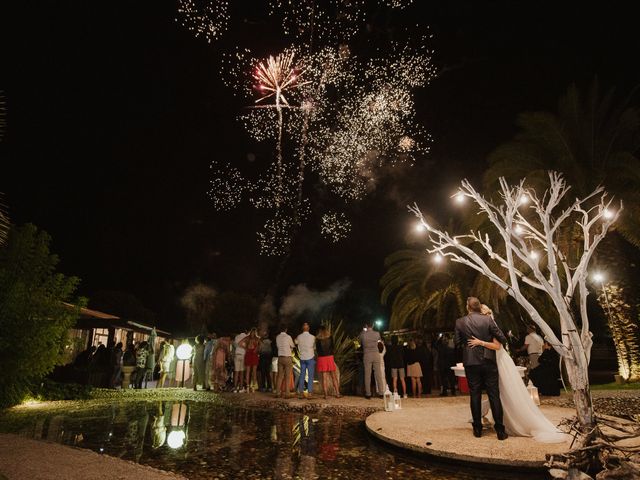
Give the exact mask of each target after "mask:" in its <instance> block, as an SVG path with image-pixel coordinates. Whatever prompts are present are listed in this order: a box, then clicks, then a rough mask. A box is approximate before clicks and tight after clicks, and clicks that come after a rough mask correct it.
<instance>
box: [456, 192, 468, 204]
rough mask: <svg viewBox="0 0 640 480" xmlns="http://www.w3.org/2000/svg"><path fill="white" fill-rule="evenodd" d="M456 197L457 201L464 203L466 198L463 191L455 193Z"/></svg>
mask: <svg viewBox="0 0 640 480" xmlns="http://www.w3.org/2000/svg"><path fill="white" fill-rule="evenodd" d="M454 198H455V199H456V203H460V204H462V203H464V201H465V200H466V198H465V195H464V193H462V192H458V193H456V194H455V195H454Z"/></svg>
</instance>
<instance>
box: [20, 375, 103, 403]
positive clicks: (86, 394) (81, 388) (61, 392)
mask: <svg viewBox="0 0 640 480" xmlns="http://www.w3.org/2000/svg"><path fill="white" fill-rule="evenodd" d="M91 390H92V389H91V386H90V385H79V384H77V383H58V382H54V381H52V380H49V379H47V378H45V379H44V381H43V382H42V383H41V384H40V385H39V386H38V387H36V388H34V389H33V390H32V396H33V397H35V398H38V399H39V400H87V399H89V398H91Z"/></svg>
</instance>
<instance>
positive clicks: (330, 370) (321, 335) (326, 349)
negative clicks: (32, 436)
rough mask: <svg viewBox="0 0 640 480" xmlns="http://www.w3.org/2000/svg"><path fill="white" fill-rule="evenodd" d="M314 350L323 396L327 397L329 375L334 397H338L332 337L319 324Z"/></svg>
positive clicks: (338, 385) (338, 388) (338, 387)
mask: <svg viewBox="0 0 640 480" xmlns="http://www.w3.org/2000/svg"><path fill="white" fill-rule="evenodd" d="M316 350H317V352H318V365H317V369H318V372H319V373H320V375H321V376H320V381H321V382H322V392H323V393H324V398H325V399H326V398H327V376H330V377H331V381H332V382H333V388H334V389H335V392H336V398H340V384H339V383H338V374H337V367H336V362H335V360H334V358H333V353H334V348H333V337H332V336H331V332H330V331H329V329H328V328H327V327H325V326H324V325H321V326H320V328H319V329H318V335H316Z"/></svg>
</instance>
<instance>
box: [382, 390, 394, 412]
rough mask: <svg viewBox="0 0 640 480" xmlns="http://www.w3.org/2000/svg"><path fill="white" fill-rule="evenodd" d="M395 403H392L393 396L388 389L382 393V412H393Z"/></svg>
mask: <svg viewBox="0 0 640 480" xmlns="http://www.w3.org/2000/svg"><path fill="white" fill-rule="evenodd" d="M394 407H395V403H394V402H393V394H392V393H391V391H390V390H389V387H387V389H386V390H385V392H384V411H385V412H393V410H394Z"/></svg>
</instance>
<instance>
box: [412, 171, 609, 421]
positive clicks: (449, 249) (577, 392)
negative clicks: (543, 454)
mask: <svg viewBox="0 0 640 480" xmlns="http://www.w3.org/2000/svg"><path fill="white" fill-rule="evenodd" d="M549 181H550V184H549V188H548V190H547V191H546V192H544V194H543V195H542V196H540V195H539V194H538V193H537V192H535V191H534V190H532V189H530V188H527V187H526V186H525V180H522V181H520V183H519V184H518V185H508V184H507V182H506V181H505V179H504V178H502V179H500V192H499V193H500V199H499V200H498V201H495V202H493V201H491V200H489V199H487V198H486V197H484V196H483V195H481V194H480V193H479V192H478V191H476V190H475V189H474V188H473V186H472V185H471V184H470V183H469V182H468V181H466V180H465V181H463V182H462V184H461V188H460V191H459V192H458V193H457V194H456V197H457V199H458V200H459V201H462V200H464V199H465V198H470V199H471V200H473V202H474V203H475V204H476V206H477V207H478V214H484V215H486V216H487V217H488V220H489V221H490V223H491V225H492V227H493V231H492V232H490V233H481V232H479V231H471V232H469V233H468V234H464V235H453V234H451V233H449V232H446V231H442V230H439V229H438V228H436V227H434V226H433V225H429V224H428V223H427V222H426V221H425V218H424V216H423V214H422V212H421V211H420V209H419V208H418V206H417V205H416V204H414V205H413V206H410V207H409V210H410V211H411V212H413V213H414V214H415V215H416V216H417V217H418V218H419V220H420V222H421V224H422V227H423V228H424V229H426V230H427V231H428V234H429V240H430V246H429V247H428V249H427V250H428V252H429V253H431V254H434V255H437V256H438V259H443V258H449V259H451V260H452V261H454V262H459V263H462V264H464V265H467V266H469V267H471V268H473V269H474V270H477V271H478V272H480V273H481V274H483V275H485V276H487V277H488V278H489V279H490V280H491V281H492V282H494V283H496V284H497V285H499V286H500V287H502V288H504V289H505V290H506V291H507V292H508V293H509V295H511V296H512V297H513V298H514V299H515V300H516V301H517V302H518V303H519V304H520V305H521V306H522V307H523V308H524V309H525V310H526V311H527V312H528V313H529V315H530V317H531V319H532V320H533V321H534V322H535V323H536V325H537V326H538V327H539V328H540V330H541V331H542V333H543V335H544V336H545V338H546V339H547V340H548V341H549V343H551V344H552V345H553V347H554V348H555V350H556V351H557V352H558V353H559V354H560V355H561V357H562V359H563V361H564V364H565V366H566V369H567V375H568V377H569V382H570V384H571V387H572V390H573V398H574V401H575V405H576V411H577V417H578V420H579V423H580V426H581V430H583V432H587V431H589V430H593V428H592V427H593V426H594V425H595V417H594V413H593V406H592V403H591V394H590V391H589V378H588V375H587V368H588V365H589V358H590V353H591V345H592V340H591V332H590V331H589V318H588V316H587V295H588V290H587V279H588V275H589V262H590V260H591V258H592V257H593V253H594V251H595V249H596V247H597V246H598V244H599V243H600V242H601V241H602V239H603V238H604V236H605V235H606V233H607V230H608V229H609V227H610V226H611V225H612V224H613V223H614V222H615V221H616V219H617V218H618V215H619V214H620V211H621V210H622V203H621V202H620V203H619V204H617V205H616V206H615V207H612V203H613V200H611V199H609V198H608V196H607V193H606V192H605V191H604V189H603V188H597V189H596V190H594V191H593V192H592V193H591V194H590V195H589V196H587V197H585V198H578V199H576V200H575V201H574V202H573V203H569V202H568V201H567V199H568V198H565V197H568V192H569V190H570V187H569V186H568V185H567V184H566V182H565V181H564V179H563V178H562V175H561V174H559V173H556V172H549ZM569 224H573V225H574V226H575V224H577V225H578V230H579V232H580V233H581V237H582V238H580V240H579V242H580V243H581V245H580V249H579V252H580V253H579V255H577V256H575V255H572V256H571V257H572V259H573V258H575V260H574V261H570V260H569V258H568V257H569V255H568V254H567V252H566V251H562V250H563V247H561V246H559V245H560V242H558V235H559V234H560V233H561V232H562V230H563V229H565V228H567V226H568V225H569ZM489 259H491V260H493V261H489ZM505 272H507V273H508V275H504V273H505ZM505 278H506V280H505ZM525 284H526V285H528V286H529V287H533V288H534V289H538V290H540V291H542V292H544V293H546V294H547V295H548V296H549V300H550V301H551V302H552V303H553V306H554V307H555V308H556V309H557V311H558V316H559V319H560V329H561V338H558V337H557V336H556V334H555V333H554V331H553V330H552V329H551V327H550V326H549V323H548V322H547V321H545V319H544V317H543V316H542V315H541V314H540V312H538V310H536V308H535V307H534V306H533V304H532V302H531V301H530V298H527V297H528V296H530V293H529V294H528V293H527V289H526V288H523V285H525ZM574 306H575V308H574ZM576 309H577V311H578V312H579V313H578V315H575V314H574V312H575V310H576Z"/></svg>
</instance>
